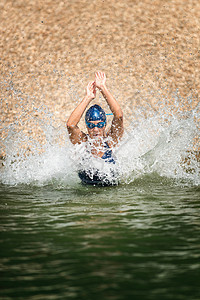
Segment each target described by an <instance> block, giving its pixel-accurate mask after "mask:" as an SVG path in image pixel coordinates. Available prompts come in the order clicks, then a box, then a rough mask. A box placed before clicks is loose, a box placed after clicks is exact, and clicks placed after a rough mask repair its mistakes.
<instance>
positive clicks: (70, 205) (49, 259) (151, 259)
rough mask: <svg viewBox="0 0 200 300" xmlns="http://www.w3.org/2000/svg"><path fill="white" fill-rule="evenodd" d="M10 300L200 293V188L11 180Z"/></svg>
mask: <svg viewBox="0 0 200 300" xmlns="http://www.w3.org/2000/svg"><path fill="white" fill-rule="evenodd" d="M0 203H1V204H0V205H1V255H0V265H1V273H2V276H1V292H0V296H1V299H87V300H88V299H183V300H184V299H187V300H188V299H190V300H191V299H193V300H194V299H196V300H197V299H200V289H199V282H200V236H199V230H200V217H199V216H200V189H199V187H198V186H194V185H190V184H187V185H186V184H185V183H184V185H183V184H182V183H180V182H177V181H175V180H172V179H168V178H166V177H161V176H158V175H156V174H151V175H145V176H141V177H140V178H138V179H136V180H135V181H134V182H133V183H131V184H121V185H119V186H117V187H102V188H97V187H87V186H83V185H81V184H80V183H77V184H75V185H71V186H69V185H68V186H67V185H66V186H62V187H61V186H58V185H57V184H48V185H46V186H41V187H39V186H34V185H19V184H18V185H16V186H10V185H1V186H0Z"/></svg>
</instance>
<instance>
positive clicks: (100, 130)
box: [87, 121, 106, 139]
mask: <svg viewBox="0 0 200 300" xmlns="http://www.w3.org/2000/svg"><path fill="white" fill-rule="evenodd" d="M88 123H89V124H94V125H97V124H98V125H99V126H102V127H97V126H95V127H93V128H89V127H88V126H87V130H88V134H89V137H90V138H91V139H98V138H102V137H104V136H105V127H106V126H105V122H102V121H92V122H88Z"/></svg>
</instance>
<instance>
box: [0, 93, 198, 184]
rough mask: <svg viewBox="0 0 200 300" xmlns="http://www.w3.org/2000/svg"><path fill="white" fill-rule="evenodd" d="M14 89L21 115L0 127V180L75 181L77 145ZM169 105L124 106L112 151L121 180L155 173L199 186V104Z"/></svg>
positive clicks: (180, 101) (60, 126) (45, 112)
mask: <svg viewBox="0 0 200 300" xmlns="http://www.w3.org/2000/svg"><path fill="white" fill-rule="evenodd" d="M14 93H15V94H16V95H17V97H18V98H19V99H20V101H18V105H20V106H21V114H20V115H18V116H16V117H15V119H14V120H13V122H11V123H10V124H9V125H5V126H2V127H1V133H2V140H1V149H2V151H3V152H4V153H5V154H6V155H5V157H4V159H3V160H2V167H1V173H0V182H1V183H4V184H10V185H16V184H36V185H45V184H49V183H52V182H55V181H56V182H57V183H58V182H59V183H60V184H64V185H66V186H72V185H76V184H78V183H79V182H80V180H79V178H78V175H77V168H78V164H77V157H76V155H75V154H74V153H77V152H78V153H79V155H81V151H80V149H79V146H77V147H74V146H72V145H71V143H70V141H69V138H68V135H67V132H66V128H65V126H64V125H63V124H57V125H56V126H55V124H54V115H53V114H51V113H49V111H48V109H47V108H46V107H43V106H41V107H39V108H38V107H37V108H36V107H34V102H33V101H32V102H31V107H32V109H31V112H30V107H27V106H26V105H27V102H26V101H24V99H23V98H22V96H19V95H20V92H19V91H16V90H14ZM19 99H18V100H19ZM170 103H171V102H170V101H168V100H167V99H162V101H161V103H157V107H156V109H155V107H153V108H152V107H151V106H150V107H149V109H148V110H147V109H145V110H143V109H142V108H141V107H137V108H135V109H134V112H133V111H132V108H130V110H129V111H128V113H127V114H125V118H128V119H129V121H130V125H129V127H128V128H126V130H125V134H124V137H123V139H122V141H121V142H120V144H119V145H118V147H117V148H116V149H114V154H115V155H116V157H117V168H118V170H119V173H120V180H121V182H122V183H126V184H128V183H131V182H133V181H134V180H135V179H136V178H138V177H141V176H143V175H145V174H152V173H157V174H159V175H160V176H165V177H168V178H175V179H177V180H182V179H183V180H186V181H190V182H192V184H194V185H199V184H200V176H199V174H200V165H199V138H200V136H199V128H198V124H199V119H200V107H199V105H197V106H196V107H193V101H192V99H191V100H190V101H187V103H190V104H191V105H190V107H189V108H188V107H187V109H186V110H184V109H183V107H184V103H183V99H180V98H179V97H178V96H177V97H176V98H175V100H174V101H173V105H170ZM27 115H28V118H26V117H27ZM33 128H37V130H38V132H39V134H38V136H34V135H32V132H33V131H32V129H33ZM82 154H83V155H84V151H83V152H82ZM101 168H104V166H103V165H101ZM105 168H106V166H105Z"/></svg>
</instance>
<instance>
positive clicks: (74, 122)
mask: <svg viewBox="0 0 200 300" xmlns="http://www.w3.org/2000/svg"><path fill="white" fill-rule="evenodd" d="M95 96H96V90H95V84H94V82H89V84H88V86H87V94H86V96H85V97H84V98H83V100H82V101H81V103H80V104H79V105H78V106H77V107H76V108H75V110H74V111H73V112H72V114H71V115H70V117H69V119H68V121H67V130H68V133H69V138H70V141H71V142H72V144H77V143H78V144H80V143H82V142H85V141H86V140H87V135H86V134H85V133H84V132H82V131H81V130H80V128H79V127H78V122H79V121H80V119H81V117H82V115H83V113H84V111H85V109H86V108H87V106H88V105H89V103H90V102H91V101H92V100H93V99H94V98H95Z"/></svg>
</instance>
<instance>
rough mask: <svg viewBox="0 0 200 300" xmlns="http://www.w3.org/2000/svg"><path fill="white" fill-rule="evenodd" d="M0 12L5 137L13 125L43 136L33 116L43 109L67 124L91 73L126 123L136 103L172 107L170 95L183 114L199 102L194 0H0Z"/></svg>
mask: <svg viewBox="0 0 200 300" xmlns="http://www.w3.org/2000/svg"><path fill="white" fill-rule="evenodd" d="M0 11H1V15H0V20H1V22H0V82H1V128H4V130H3V131H1V134H2V139H4V138H5V137H6V136H7V134H8V133H7V132H8V130H7V129H5V128H6V126H9V125H10V124H13V123H14V122H15V124H16V120H18V127H17V128H15V130H19V131H20V130H21V129H22V128H23V130H24V132H25V133H26V134H27V133H29V134H30V135H32V136H34V137H35V138H36V139H38V138H40V139H42V130H40V128H39V126H37V125H36V123H35V120H34V119H35V118H37V117H38V116H43V117H44V118H45V117H47V113H46V109H48V110H49V111H50V112H51V113H52V115H53V117H52V118H53V119H54V120H55V122H56V124H58V125H59V124H64V122H65V121H66V119H67V117H68V116H69V114H70V113H71V111H72V109H73V108H74V107H75V106H76V104H77V102H78V101H80V99H81V98H82V97H83V95H84V93H85V86H86V84H87V83H88V81H89V80H91V79H93V77H94V72H95V71H96V70H103V71H105V73H106V75H107V78H108V79H107V82H108V86H109V87H110V89H111V91H112V92H113V94H114V95H115V97H116V98H117V99H118V101H119V102H120V104H121V106H122V108H123V111H124V115H125V123H126V124H127V125H128V118H127V120H126V114H129V113H130V109H133V110H134V107H135V106H142V107H143V108H147V107H148V105H149V104H150V105H151V107H152V108H153V109H155V110H156V109H158V106H159V105H160V104H158V103H160V102H159V101H160V100H162V99H163V98H167V99H168V100H169V103H171V104H172V105H173V101H175V100H174V99H175V96H174V95H175V94H176V95H177V96H178V97H179V99H180V100H179V102H180V104H181V103H182V104H181V109H185V110H190V109H193V108H194V107H195V106H196V105H197V104H198V102H199V96H198V93H199V90H200V76H199V70H200V2H199V1H196V0H169V1H163V0H153V1H152V0H143V1H139V0H135V1H133V0H124V1H121V0H120V1H119V0H110V1H102V0H99V1H97V0H90V1H89V0H87V1H86V0H82V1H78V0H72V1H70V0H65V1H61V0H46V1H39V0H32V1H27V0H23V1H22V0H15V1H11V0H3V1H1V2H0ZM191 99H192V100H191ZM98 100H99V94H98Z"/></svg>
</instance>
